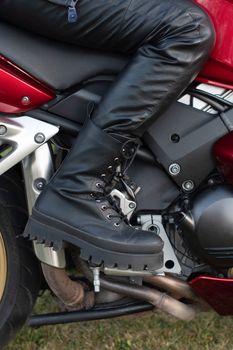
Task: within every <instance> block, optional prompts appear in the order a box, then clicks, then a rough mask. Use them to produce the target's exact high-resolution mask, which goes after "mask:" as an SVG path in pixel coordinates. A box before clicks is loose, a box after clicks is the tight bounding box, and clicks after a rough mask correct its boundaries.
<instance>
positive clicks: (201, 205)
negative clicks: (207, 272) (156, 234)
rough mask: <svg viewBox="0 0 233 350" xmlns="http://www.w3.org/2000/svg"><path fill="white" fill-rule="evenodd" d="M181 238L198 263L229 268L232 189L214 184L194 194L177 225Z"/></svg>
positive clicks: (232, 249)
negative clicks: (199, 261) (214, 185)
mask: <svg viewBox="0 0 233 350" xmlns="http://www.w3.org/2000/svg"><path fill="white" fill-rule="evenodd" d="M177 224H178V227H179V228H180V229H181V231H182V235H183V239H184V241H186V242H187V244H188V246H189V247H190V249H191V251H192V252H193V253H194V254H195V255H196V256H198V257H199V258H200V259H201V260H202V261H205V262H206V263H208V264H210V265H212V266H215V267H218V268H229V267H232V266H233V189H232V188H231V187H230V186H228V185H218V186H216V187H212V188H208V189H206V190H204V191H203V192H201V193H199V194H197V195H196V196H195V198H194V199H193V201H192V206H191V209H189V210H186V211H182V212H181V215H180V218H179V220H178V222H177Z"/></svg>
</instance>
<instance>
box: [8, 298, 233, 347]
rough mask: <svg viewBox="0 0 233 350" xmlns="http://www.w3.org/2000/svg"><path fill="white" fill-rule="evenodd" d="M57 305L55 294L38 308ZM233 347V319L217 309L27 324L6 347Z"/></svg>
mask: <svg viewBox="0 0 233 350" xmlns="http://www.w3.org/2000/svg"><path fill="white" fill-rule="evenodd" d="M55 309H56V306H55V305H54V303H53V301H52V300H51V297H50V296H49V295H48V293H47V294H45V295H44V296H43V297H41V298H39V300H38V302H37V305H36V308H35V312H47V311H53V310H55ZM165 349H166V350H167V349H169V350H178V349H179V350H233V319H232V318H231V317H224V318H223V317H219V316H217V315H216V314H214V313H207V314H201V315H200V316H199V317H198V318H197V319H196V320H195V321H192V322H182V321H177V320H176V319H174V318H172V317H169V316H166V315H163V314H161V313H160V314H152V315H149V316H146V317H145V316H144V317H140V316H138V315H136V316H131V318H130V319H115V320H106V321H98V322H97V321H95V322H85V323H79V324H72V325H63V326H54V327H42V328H38V329H30V328H27V327H25V328H24V329H23V330H22V331H21V332H20V333H19V335H18V337H17V338H16V339H15V340H14V342H12V343H11V344H10V345H9V346H8V347H7V348H6V350H165Z"/></svg>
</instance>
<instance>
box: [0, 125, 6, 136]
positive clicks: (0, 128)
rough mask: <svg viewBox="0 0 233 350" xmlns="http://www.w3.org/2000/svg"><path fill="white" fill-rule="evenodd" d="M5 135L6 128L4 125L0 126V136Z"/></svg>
mask: <svg viewBox="0 0 233 350" xmlns="http://www.w3.org/2000/svg"><path fill="white" fill-rule="evenodd" d="M6 133H7V127H6V126H5V125H0V135H1V136H3V135H5V134H6Z"/></svg>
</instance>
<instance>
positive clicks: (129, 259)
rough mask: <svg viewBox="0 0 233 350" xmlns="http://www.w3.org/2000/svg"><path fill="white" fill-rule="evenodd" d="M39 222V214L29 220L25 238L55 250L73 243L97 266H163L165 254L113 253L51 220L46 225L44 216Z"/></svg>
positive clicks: (122, 267) (155, 268)
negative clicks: (54, 224)
mask: <svg viewBox="0 0 233 350" xmlns="http://www.w3.org/2000/svg"><path fill="white" fill-rule="evenodd" d="M40 216H41V220H39V217H38V213H37V218H35V217H34V216H33V215H32V216H31V217H30V219H29V220H28V223H27V225H26V228H25V231H24V234H23V235H24V237H28V238H29V239H31V240H35V239H36V240H37V241H39V242H41V243H45V244H46V245H48V246H53V247H54V249H55V250H56V249H59V248H61V247H62V246H63V244H64V243H71V244H73V245H75V246H76V247H79V248H80V252H81V254H80V257H81V258H82V259H83V260H85V261H88V262H89V263H92V264H95V265H102V264H103V265H104V266H105V267H109V268H111V267H118V268H119V269H125V270H127V269H129V268H132V269H133V270H135V271H143V270H145V269H148V270H150V271H154V270H158V269H160V268H161V267H162V265H163V252H159V253H154V254H133V253H122V252H116V251H111V250H107V249H103V248H100V247H98V246H95V245H93V244H91V243H89V242H87V241H84V240H82V239H80V238H79V237H77V235H72V234H70V233H68V232H67V231H66V232H65V233H64V228H63V229H59V228H55V227H54V226H52V224H51V225H49V224H48V221H49V220H51V221H52V219H49V218H48V217H47V220H46V221H47V222H46V223H44V220H43V215H40ZM64 240H65V242H64Z"/></svg>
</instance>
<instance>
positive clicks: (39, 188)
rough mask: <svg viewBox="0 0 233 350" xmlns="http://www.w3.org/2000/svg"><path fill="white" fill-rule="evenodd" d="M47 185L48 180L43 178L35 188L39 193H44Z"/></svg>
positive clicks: (37, 181)
mask: <svg viewBox="0 0 233 350" xmlns="http://www.w3.org/2000/svg"><path fill="white" fill-rule="evenodd" d="M45 185H46V180H45V179H43V178H38V179H36V180H35V182H34V186H35V188H36V189H37V190H38V191H42V190H43V189H44V187H45Z"/></svg>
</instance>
